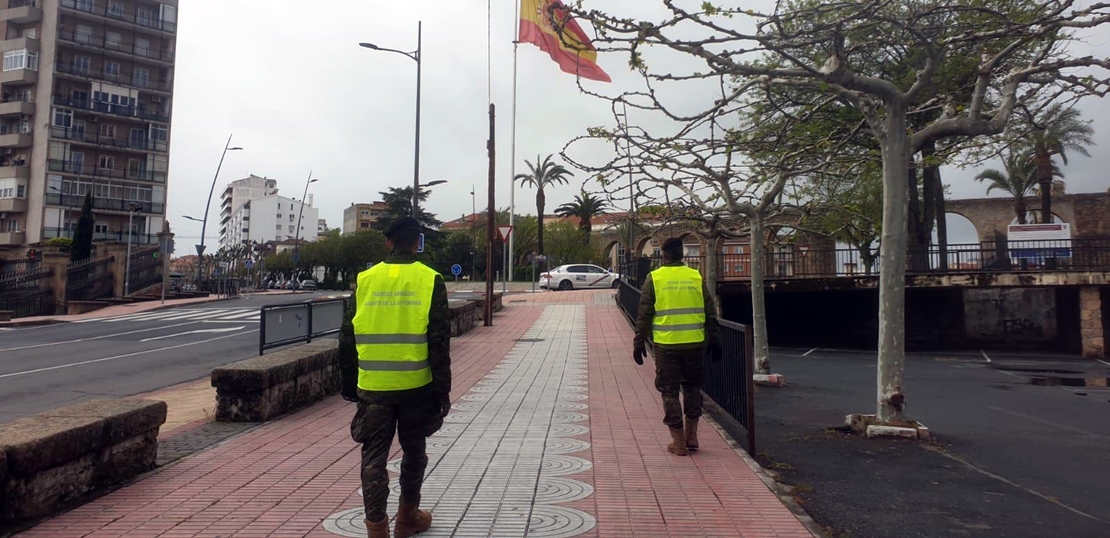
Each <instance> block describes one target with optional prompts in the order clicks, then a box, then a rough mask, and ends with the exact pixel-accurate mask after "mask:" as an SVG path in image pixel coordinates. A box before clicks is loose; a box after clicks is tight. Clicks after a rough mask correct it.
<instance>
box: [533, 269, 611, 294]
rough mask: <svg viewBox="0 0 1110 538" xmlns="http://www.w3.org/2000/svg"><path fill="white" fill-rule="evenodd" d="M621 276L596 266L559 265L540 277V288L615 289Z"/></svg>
mask: <svg viewBox="0 0 1110 538" xmlns="http://www.w3.org/2000/svg"><path fill="white" fill-rule="evenodd" d="M620 279H621V276H620V275H619V274H617V273H614V272H612V271H607V270H605V269H602V268H600V267H598V266H596V265H589V264H571V265H560V266H559V267H556V268H554V269H552V270H550V271H548V272H546V273H543V274H541V275H540V282H539V284H540V287H541V288H544V289H550V290H555V289H558V290H581V289H599V288H615V287H617V285H618V284H619V283H620Z"/></svg>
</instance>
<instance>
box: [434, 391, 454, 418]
mask: <svg viewBox="0 0 1110 538" xmlns="http://www.w3.org/2000/svg"><path fill="white" fill-rule="evenodd" d="M436 402H437V403H438V404H439V415H437V416H438V418H441V419H442V418H445V417H447V414H448V413H450V412H451V395H450V394H436Z"/></svg>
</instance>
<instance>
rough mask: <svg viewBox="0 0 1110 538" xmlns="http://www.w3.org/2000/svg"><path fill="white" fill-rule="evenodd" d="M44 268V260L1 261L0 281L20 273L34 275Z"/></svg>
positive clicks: (14, 259) (20, 259) (15, 259)
mask: <svg viewBox="0 0 1110 538" xmlns="http://www.w3.org/2000/svg"><path fill="white" fill-rule="evenodd" d="M41 267H42V258H41V257H36V258H7V259H0V279H4V278H7V277H10V276H13V275H16V274H19V273H32V272H35V271H38V270H39V269H40V268H41Z"/></svg>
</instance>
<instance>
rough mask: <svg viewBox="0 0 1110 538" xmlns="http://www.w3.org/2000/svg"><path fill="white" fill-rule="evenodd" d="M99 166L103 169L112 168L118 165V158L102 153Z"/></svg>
mask: <svg viewBox="0 0 1110 538" xmlns="http://www.w3.org/2000/svg"><path fill="white" fill-rule="evenodd" d="M97 166H98V167H99V168H100V169H101V170H111V169H113V168H115V167H116V158H115V157H112V156H111V155H101V156H100V161H99V162H97Z"/></svg>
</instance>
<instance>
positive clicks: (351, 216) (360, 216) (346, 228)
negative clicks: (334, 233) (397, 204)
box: [343, 202, 389, 234]
mask: <svg viewBox="0 0 1110 538" xmlns="http://www.w3.org/2000/svg"><path fill="white" fill-rule="evenodd" d="M388 213H389V206H388V205H386V203H385V202H374V203H372V204H351V206H350V207H348V208H347V209H344V210H343V233H345V234H351V233H355V232H359V231H362V230H369V229H370V228H371V227H372V226H373V225H374V223H375V222H378V220H380V219H381V218H382V217H384V216H386V214H388Z"/></svg>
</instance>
